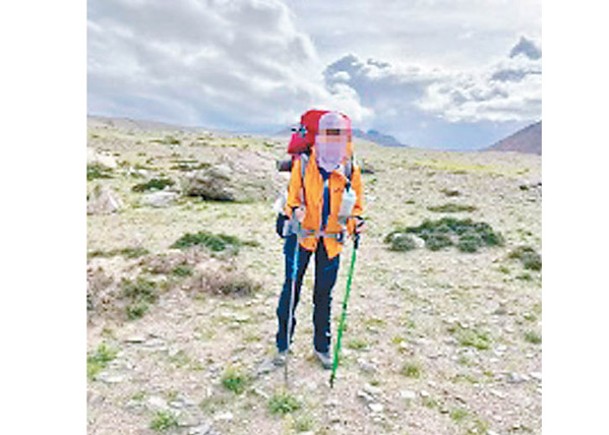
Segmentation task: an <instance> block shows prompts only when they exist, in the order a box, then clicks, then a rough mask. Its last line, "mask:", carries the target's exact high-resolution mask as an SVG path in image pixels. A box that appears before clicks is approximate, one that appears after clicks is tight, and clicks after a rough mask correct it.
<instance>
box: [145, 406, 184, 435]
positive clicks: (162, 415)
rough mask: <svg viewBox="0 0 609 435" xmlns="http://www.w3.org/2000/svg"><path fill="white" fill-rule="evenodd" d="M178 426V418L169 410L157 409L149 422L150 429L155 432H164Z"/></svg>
mask: <svg viewBox="0 0 609 435" xmlns="http://www.w3.org/2000/svg"><path fill="white" fill-rule="evenodd" d="M177 427H178V418H177V417H176V415H175V414H174V413H173V412H170V411H157V413H156V414H155V415H154V418H153V419H152V421H151V422H150V429H152V430H155V431H157V432H166V431H168V430H170V429H175V428H177Z"/></svg>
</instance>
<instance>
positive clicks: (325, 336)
mask: <svg viewBox="0 0 609 435" xmlns="http://www.w3.org/2000/svg"><path fill="white" fill-rule="evenodd" d="M297 245H298V242H297V238H296V236H295V235H292V236H289V237H287V238H286V240H285V244H284V247H283V253H284V255H285V280H284V282H283V289H282V291H281V296H280V297H279V304H278V306H277V320H278V324H279V326H278V329H277V335H276V343H277V349H278V350H279V351H284V350H286V349H287V348H288V338H287V329H288V312H289V309H290V295H291V292H292V275H293V270H294V250H295V249H297V248H298V260H297V262H298V273H297V277H296V291H295V298H294V304H293V307H294V310H293V312H292V316H293V317H292V330H291V331H290V343H291V339H292V336H293V335H294V330H295V328H296V316H295V315H294V314H295V312H296V306H297V305H298V301H299V300H300V288H301V287H302V279H303V277H304V274H305V272H306V270H307V266H308V264H309V260H310V258H311V255H312V254H313V253H312V252H310V251H307V250H306V249H304V248H302V247H301V246H300V245H298V246H297ZM339 263H340V255H337V256H336V257H334V258H332V259H329V258H328V254H327V252H326V248H325V247H324V244H323V239H320V240H319V243H318V244H317V250H316V251H315V285H314V288H313V326H314V335H313V346H314V347H315V350H317V351H318V352H328V351H329V350H330V340H331V331H330V312H331V308H332V288H333V287H334V284H335V283H336V277H337V275H338V266H339Z"/></svg>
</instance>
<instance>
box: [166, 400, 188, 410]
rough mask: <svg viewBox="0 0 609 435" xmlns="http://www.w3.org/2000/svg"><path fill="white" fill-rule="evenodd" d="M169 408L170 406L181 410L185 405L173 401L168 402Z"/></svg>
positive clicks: (180, 401) (181, 402)
mask: <svg viewBox="0 0 609 435" xmlns="http://www.w3.org/2000/svg"><path fill="white" fill-rule="evenodd" d="M169 406H171V407H172V408H174V409H182V408H184V406H185V404H184V402H183V401H182V400H173V401H171V402H169Z"/></svg>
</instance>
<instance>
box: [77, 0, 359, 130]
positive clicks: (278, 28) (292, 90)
mask: <svg viewBox="0 0 609 435" xmlns="http://www.w3.org/2000/svg"><path fill="white" fill-rule="evenodd" d="M88 13H89V17H88V79H89V80H88V81H89V83H88V86H89V89H88V96H89V111H90V112H91V113H99V112H102V113H104V112H105V113H109V114H114V115H122V116H140V117H156V118H161V119H163V120H166V121H174V122H180V123H183V124H188V123H189V124H197V125H210V126H215V127H222V128H248V127H251V128H260V126H261V125H262V126H268V125H270V124H279V123H286V122H291V121H293V120H294V119H297V118H298V116H299V115H300V112H302V111H304V110H305V109H306V108H308V107H309V106H315V105H317V106H320V105H327V106H332V107H336V108H338V109H343V110H346V109H349V110H351V111H352V112H353V113H356V114H358V116H361V114H363V113H365V110H364V109H363V108H361V107H359V103H358V99H357V95H356V94H355V93H354V92H346V91H345V89H342V88H337V89H332V90H328V89H326V87H325V86H324V82H323V78H322V76H321V73H320V71H321V70H322V68H323V66H322V64H321V63H320V60H319V58H318V55H317V52H316V49H315V47H314V46H313V44H312V42H311V40H310V38H309V37H308V36H307V35H306V34H305V33H303V32H301V31H299V30H297V29H296V27H295V26H294V23H293V19H294V16H293V14H292V13H291V12H290V10H289V9H288V8H287V7H286V6H285V5H284V4H283V3H281V2H280V1H278V0H237V1H217V0H216V1H213V0H209V1H190V0H174V1H171V2H167V1H163V0H139V1H128V0H104V1H96V2H90V3H89V12H88Z"/></svg>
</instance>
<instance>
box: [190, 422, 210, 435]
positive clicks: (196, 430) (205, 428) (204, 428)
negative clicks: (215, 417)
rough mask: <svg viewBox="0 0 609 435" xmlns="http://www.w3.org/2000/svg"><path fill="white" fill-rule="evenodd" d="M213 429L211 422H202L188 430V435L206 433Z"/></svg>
mask: <svg viewBox="0 0 609 435" xmlns="http://www.w3.org/2000/svg"><path fill="white" fill-rule="evenodd" d="M211 430H212V428H211V425H210V424H209V423H205V422H203V423H201V424H200V425H199V426H196V427H193V428H192V429H190V430H189V431H188V435H206V434H208V433H209V432H210V431H211Z"/></svg>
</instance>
